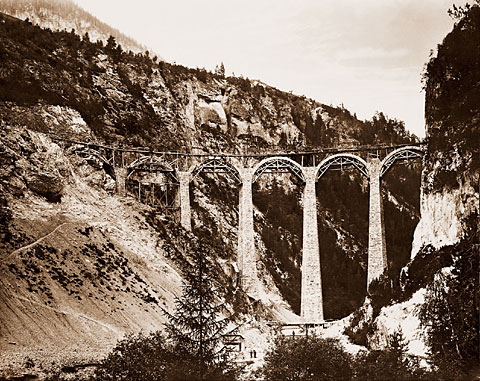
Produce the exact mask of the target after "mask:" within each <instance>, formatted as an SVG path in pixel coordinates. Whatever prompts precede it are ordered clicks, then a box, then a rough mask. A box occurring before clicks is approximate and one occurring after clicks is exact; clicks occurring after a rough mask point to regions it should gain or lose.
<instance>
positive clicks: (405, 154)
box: [380, 146, 423, 177]
mask: <svg viewBox="0 0 480 381" xmlns="http://www.w3.org/2000/svg"><path fill="white" fill-rule="evenodd" d="M422 156H423V149H422V148H420V147H416V146H405V147H401V148H398V149H396V150H395V151H393V152H391V153H389V154H388V155H387V156H386V157H385V159H383V160H382V163H381V169H380V177H382V176H383V175H384V174H385V173H387V172H388V170H389V169H390V168H391V166H392V165H393V163H395V161H397V160H410V159H416V158H421V157H422Z"/></svg>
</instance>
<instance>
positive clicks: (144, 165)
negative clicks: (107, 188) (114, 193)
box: [127, 156, 177, 181]
mask: <svg viewBox="0 0 480 381" xmlns="http://www.w3.org/2000/svg"><path fill="white" fill-rule="evenodd" d="M141 170H145V171H148V172H162V173H167V174H168V175H169V176H170V177H171V178H172V179H173V180H174V181H177V176H176V174H175V168H173V167H172V165H171V164H170V163H167V162H166V161H165V160H163V158H160V157H156V156H141V157H139V158H138V159H137V160H135V161H133V162H132V163H131V164H130V165H129V166H128V175H127V180H128V178H129V177H130V176H131V175H132V174H133V173H134V172H135V171H141Z"/></svg>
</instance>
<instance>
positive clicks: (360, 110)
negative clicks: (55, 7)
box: [74, 0, 465, 137]
mask: <svg viewBox="0 0 480 381" xmlns="http://www.w3.org/2000/svg"><path fill="white" fill-rule="evenodd" d="M74 1H75V2H76V3H77V4H78V5H80V6H81V7H82V8H84V9H85V10H87V11H89V12H90V13H92V14H93V15H94V16H96V17H97V18H99V19H100V20H102V21H104V22H106V23H108V24H110V25H111V26H113V27H115V28H117V29H119V30H120V31H122V32H123V33H125V34H127V35H129V36H131V37H133V38H135V39H136V40H138V41H139V42H140V43H143V44H145V45H146V46H148V47H149V48H150V49H151V50H153V51H155V52H156V53H157V54H158V55H159V56H160V57H162V58H163V59H165V60H166V61H168V62H176V63H178V64H182V65H185V66H189V67H205V68H206V69H208V70H213V69H214V68H215V66H216V65H217V64H219V63H220V62H223V63H224V65H225V69H226V72H227V74H231V73H232V72H233V73H235V75H237V76H238V75H243V76H244V77H248V78H250V79H259V80H261V81H263V82H265V83H268V84H269V85H272V86H275V87H277V88H279V89H281V90H284V91H293V93H295V94H298V95H305V96H307V97H309V98H313V99H315V100H317V101H319V102H321V103H324V104H327V105H330V104H332V105H334V106H336V105H339V104H341V103H343V104H344V106H345V107H346V108H347V109H349V110H350V111H351V112H352V113H356V114H357V116H358V117H359V118H360V119H370V118H371V117H372V115H373V114H374V113H375V111H377V110H378V111H382V112H384V113H385V114H387V115H388V116H389V117H391V118H397V119H399V120H403V121H405V124H406V127H407V129H409V130H410V131H412V132H414V133H415V134H416V135H418V136H421V137H423V136H424V135H425V133H424V124H425V123H424V112H423V109H424V93H423V92H422V91H421V82H420V78H421V73H422V70H423V65H424V63H425V62H426V61H427V60H428V57H429V53H430V49H435V48H436V46H437V44H439V43H441V41H442V39H443V38H444V37H445V35H446V34H447V33H448V32H449V31H450V30H451V29H452V26H453V21H452V20H451V19H450V17H449V16H448V15H447V10H448V8H450V7H451V6H452V4H453V2H454V1H455V0H295V1H293V0H292V1H287V0H242V1H237V0H208V1H206V0H169V1H165V0H135V1H132V0H101V1H100V0H74ZM463 3H465V1H460V2H459V1H457V4H463Z"/></svg>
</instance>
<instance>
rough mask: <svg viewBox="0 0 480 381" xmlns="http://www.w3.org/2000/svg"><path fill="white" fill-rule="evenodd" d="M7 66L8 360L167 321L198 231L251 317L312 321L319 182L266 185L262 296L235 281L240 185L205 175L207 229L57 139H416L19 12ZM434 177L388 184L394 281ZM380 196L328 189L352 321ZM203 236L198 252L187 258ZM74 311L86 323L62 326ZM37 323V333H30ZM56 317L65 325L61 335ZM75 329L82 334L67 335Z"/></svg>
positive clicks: (1, 37)
mask: <svg viewBox="0 0 480 381" xmlns="http://www.w3.org/2000/svg"><path fill="white" fill-rule="evenodd" d="M0 57H1V61H0V62H1V66H0V100H1V104H0V123H1V126H2V136H1V146H0V147H1V153H2V162H5V163H8V166H6V167H5V168H2V174H1V176H2V181H1V189H0V192H1V195H2V198H1V200H2V221H3V223H2V231H1V232H0V234H2V245H3V247H2V248H1V253H0V255H1V258H2V261H1V263H2V265H1V267H0V271H1V275H2V276H1V279H2V281H3V285H2V311H3V310H4V309H5V310H10V311H11V312H9V313H8V314H6V315H5V316H6V318H5V327H6V328H5V329H4V330H2V331H1V335H2V339H3V341H2V345H4V348H5V350H8V353H13V352H19V353H20V354H25V351H27V350H28V351H29V352H32V349H31V346H30V344H31V343H32V342H33V341H36V342H42V343H43V342H45V343H52V344H51V345H52V348H53V346H54V345H56V344H58V337H64V338H65V339H64V342H65V346H66V347H65V348H67V347H68V348H73V347H74V346H75V345H77V340H78V345H79V346H80V345H83V347H82V348H84V350H86V349H85V348H88V347H90V346H92V347H95V348H97V347H99V346H100V347H102V348H103V350H107V349H108V348H107V346H106V345H105V343H109V344H110V343H113V342H114V340H115V338H117V337H118V336H119V335H121V334H123V332H127V331H136V330H138V329H139V328H144V329H150V328H155V327H159V326H160V323H161V321H162V319H163V318H162V316H161V312H160V308H159V305H160V304H161V303H162V302H165V304H166V305H167V306H169V305H170V304H171V302H172V295H173V293H175V292H178V285H179V280H180V279H179V277H178V275H177V272H176V271H175V269H176V266H181V263H182V261H184V260H185V258H186V257H188V251H189V250H192V249H194V245H195V242H196V238H195V237H197V238H198V237H207V238H208V239H209V242H210V245H211V255H212V257H213V258H215V260H216V262H217V263H218V266H219V268H218V276H219V279H221V280H222V283H223V285H224V287H225V290H224V295H225V299H226V300H227V302H228V303H229V305H230V308H231V310H232V311H233V312H235V313H236V314H237V316H239V319H241V318H242V313H247V312H248V313H255V314H256V316H257V317H258V318H259V319H269V320H271V319H275V320H288V319H290V318H292V317H293V316H294V315H293V312H296V313H297V314H298V313H299V298H300V269H299V266H300V259H301V237H302V224H301V221H302V207H301V194H302V187H303V186H302V185H301V184H299V183H298V181H295V180H294V179H293V178H292V177H291V176H290V175H282V176H275V178H274V177H270V176H265V177H262V179H261V181H259V182H258V185H256V188H255V189H254V204H255V221H256V237H257V239H256V241H257V245H258V247H257V250H258V251H259V258H260V260H261V261H260V262H259V264H258V268H259V272H260V274H261V283H262V287H263V293H262V298H261V300H259V301H254V300H249V299H248V297H247V296H246V295H245V294H243V292H242V291H241V290H240V289H238V288H235V285H234V280H235V273H234V271H233V270H232V264H233V263H235V260H236V241H237V238H236V234H237V225H238V218H237V214H236V212H235V210H236V209H237V208H238V185H236V184H235V183H234V182H233V181H232V180H231V179H230V178H228V177H222V176H211V175H210V174H201V176H199V177H198V178H197V179H196V180H195V181H194V182H193V183H192V186H191V199H192V207H193V216H192V218H193V226H194V234H193V235H192V234H188V233H186V232H185V231H183V230H182V229H181V228H180V227H179V223H178V219H177V220H175V218H172V217H170V216H167V215H163V214H158V213H157V214H156V213H155V210H154V209H153V208H151V207H149V206H146V205H144V204H141V203H139V202H137V201H136V200H135V199H134V198H133V197H127V198H125V199H121V198H118V197H116V196H115V195H113V187H112V179H111V178H110V177H109V176H108V175H107V174H106V173H104V172H103V171H102V170H101V167H100V166H99V165H98V163H95V162H92V161H86V160H83V159H80V158H78V157H77V156H75V155H72V154H71V152H69V151H68V150H63V149H62V148H61V147H60V146H58V145H56V144H53V143H52V142H51V140H50V139H49V137H48V134H53V135H56V136H60V137H68V138H73V139H76V140H81V141H97V142H106V143H108V144H121V145H127V146H145V147H149V148H151V149H155V150H165V149H177V150H181V151H184V152H218V151H224V152H231V153H238V152H242V151H246V152H262V151H263V152H265V151H269V150H273V151H276V150H306V149H312V148H320V147H325V146H337V147H338V146H352V145H362V144H382V143H389V144H391V143H405V142H411V141H414V138H413V137H411V136H409V135H408V134H407V133H406V132H405V130H404V128H403V125H402V123H400V122H398V121H395V120H390V119H388V118H386V117H385V116H384V115H383V114H381V113H379V114H377V115H376V116H375V117H374V118H373V119H372V120H371V121H359V120H358V119H356V118H355V117H354V116H352V115H351V114H350V112H349V111H348V110H345V109H342V108H334V107H331V106H326V105H323V104H320V103H318V102H316V101H313V100H311V99H307V98H304V97H298V96H295V95H292V94H288V93H284V92H281V91H279V90H277V89H275V88H272V87H269V86H267V85H264V84H261V83H257V82H252V81H249V80H248V79H244V78H237V77H228V78H225V77H223V76H220V75H215V74H212V73H208V72H205V71H202V70H198V69H188V68H185V67H182V66H177V65H171V64H168V63H165V62H160V63H158V64H157V63H156V62H154V61H152V59H150V58H149V57H147V56H143V55H134V54H130V53H125V52H123V51H122V50H121V49H120V48H119V47H118V46H117V45H116V44H115V43H114V42H113V41H110V43H109V44H107V45H106V46H103V44H100V43H92V42H90V41H88V40H86V39H80V38H79V37H78V36H76V35H75V34H73V33H68V32H58V33H54V32H51V31H48V30H41V29H40V28H39V27H37V26H33V25H31V24H30V23H28V22H20V21H16V20H12V19H10V18H7V17H2V19H1V20H0ZM47 133H48V134H47ZM419 175H420V174H419V169H418V166H415V165H412V166H411V167H410V168H409V167H402V166H399V167H398V168H393V169H392V171H391V172H390V173H389V174H388V175H387V176H386V177H385V180H384V183H385V187H384V189H385V194H384V198H385V199H384V202H385V214H386V218H385V221H386V231H387V249H388V253H389V254H388V256H389V261H390V265H391V266H390V267H391V268H392V269H393V270H392V273H393V274H398V271H397V270H398V269H400V268H401V267H402V266H404V265H405V263H406V262H407V261H408V259H409V253H410V251H411V245H410V242H411V236H412V234H413V229H414V226H415V225H416V222H417V218H418V216H417V208H418V197H417V196H415V195H414V194H412V192H411V189H412V188H413V189H415V187H417V188H418V182H419ZM367 192H368V183H367V181H366V180H365V179H364V178H362V177H361V176H360V175H359V174H358V173H356V172H345V173H342V174H340V175H339V174H336V173H329V174H327V175H326V176H325V178H323V179H322V180H321V182H320V184H319V186H318V187H317V194H318V203H319V206H318V215H319V219H318V220H319V232H320V245H321V256H322V271H323V274H322V276H323V284H324V300H325V311H326V317H330V318H336V317H343V316H346V315H347V314H348V313H349V312H351V311H353V310H354V309H355V307H357V306H358V305H360V304H361V303H362V301H363V298H364V296H365V284H366V279H365V268H366V247H367V229H368V221H367V219H368V212H367V210H368V209H367V208H368V197H367ZM173 217H174V216H173ZM62 237H63V238H62ZM189 240H191V241H193V244H192V245H193V246H192V247H186V248H184V243H185V242H187V241H189ZM57 241H58V247H57V245H56V243H55V242H57ZM126 259H128V261H126V262H125V260H126ZM159 274H160V275H159ZM136 276H137V277H138V279H137V277H136ZM397 277H398V275H397ZM92 278H93V280H92ZM132 279H136V282H134V281H133V280H132ZM142 280H143V281H142ZM42 282H43V283H42ZM102 282H103V284H102ZM94 285H96V286H94ZM40 286H41V287H40ZM127 288H129V290H128V291H127V292H126V293H123V291H122V290H124V289H125V290H126V289H127ZM32 302H33V303H32ZM35 303H39V304H35ZM40 306H41V307H40ZM122 308H123V309H124V310H122ZM37 310H38V311H42V312H38V311H37ZM145 310H146V311H145ZM68 311H71V312H72V314H71V316H72V317H70V315H68V319H76V320H74V321H65V319H66V318H62V316H67V315H62V313H67V312H68ZM120 311H122V312H120ZM15 314H16V315H18V316H20V318H14V317H13V316H14V315H15ZM53 315H55V316H57V315H58V316H59V317H60V318H61V319H60V320H59V321H57V320H56V319H57V318H56V317H55V318H54V317H53ZM150 315H151V317H150ZM32 316H35V318H34V319H33V320H34V321H35V324H36V326H37V328H35V331H33V332H30V331H29V329H25V330H24V329H22V327H24V326H28V324H27V323H24V322H26V321H27V320H28V319H31V317H32ZM243 316H245V315H243ZM52 319H53V320H52ZM78 319H80V320H81V321H82V322H87V323H88V324H84V323H77V322H78ZM82 319H83V320H82ZM88 319H90V320H88ZM51 320H52V321H55V322H56V323H55V324H56V325H55V328H52V329H51V330H48V331H45V329H44V328H43V327H44V326H49V327H51V325H49V322H50V321H51ZM17 322H18V323H17ZM69 324H70V325H72V326H74V327H75V330H76V332H77V335H75V338H74V339H72V338H71V336H68V335H67V333H65V331H66V330H67V329H66V328H65V329H64V328H63V327H66V326H67V325H69ZM90 324H91V325H90ZM79 325H81V328H79ZM98 326H101V327H110V328H111V329H110V330H109V329H108V328H105V330H104V329H103V328H102V330H101V331H99V330H98ZM2 327H3V324H2ZM2 329H3V328H2ZM42 330H43V331H42ZM57 330H58V335H57ZM62 335H65V336H62ZM92 336H95V337H94V338H92ZM25 337H29V339H28V340H27V339H25ZM9 342H18V346H15V345H13V344H8V343H9ZM52 350H53V351H54V349H52ZM64 352H68V351H64ZM20 364H21V362H20Z"/></svg>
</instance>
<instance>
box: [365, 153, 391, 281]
mask: <svg viewBox="0 0 480 381" xmlns="http://www.w3.org/2000/svg"><path fill="white" fill-rule="evenodd" d="M381 169H382V163H381V161H380V159H377V158H373V159H370V160H369V161H368V174H369V177H370V204H369V216H368V270H367V288H368V287H369V286H370V283H371V282H372V280H374V279H378V278H379V277H380V275H382V274H383V273H384V272H385V270H386V269H387V266H388V262H387V250H386V245H385V225H384V220H383V202H382V193H381V187H380V181H381V176H380V172H381Z"/></svg>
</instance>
